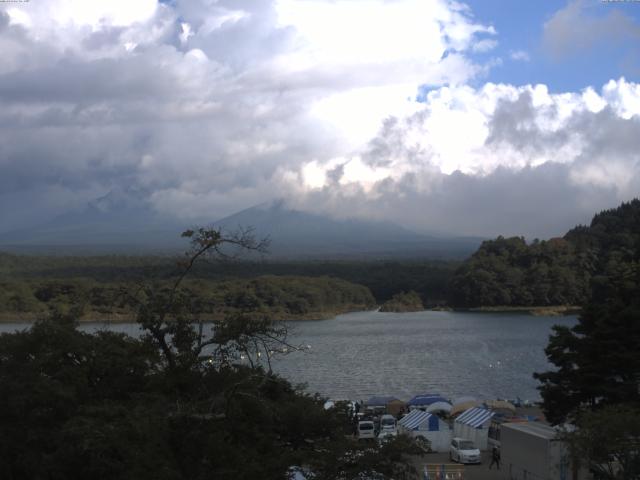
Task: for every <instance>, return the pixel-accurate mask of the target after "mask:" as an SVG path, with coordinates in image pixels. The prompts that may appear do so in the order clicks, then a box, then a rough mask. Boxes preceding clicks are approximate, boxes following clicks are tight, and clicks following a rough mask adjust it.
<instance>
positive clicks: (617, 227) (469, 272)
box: [450, 199, 640, 307]
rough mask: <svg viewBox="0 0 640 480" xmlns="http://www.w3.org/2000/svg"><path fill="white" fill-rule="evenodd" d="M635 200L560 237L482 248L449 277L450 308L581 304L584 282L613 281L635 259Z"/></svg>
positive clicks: (638, 227)
mask: <svg viewBox="0 0 640 480" xmlns="http://www.w3.org/2000/svg"><path fill="white" fill-rule="evenodd" d="M639 247H640V200H638V199H635V200H633V201H631V202H629V203H623V204H622V205H620V206H619V207H618V208H615V209H612V210H606V211H603V212H601V213H599V214H597V215H595V216H594V217H593V220H592V221H591V224H590V225H589V226H577V227H575V228H574V229H572V230H570V231H569V232H568V233H567V234H566V235H565V236H564V237H562V238H553V239H551V240H547V241H539V240H534V241H533V242H532V243H531V244H527V243H526V242H525V240H524V239H523V238H520V237H513V238H503V237H498V238H497V239H495V240H490V241H485V242H483V243H482V245H481V246H480V248H479V249H478V251H477V252H476V253H474V254H473V255H472V256H471V258H470V259H469V260H467V261H466V262H465V263H464V264H463V265H462V266H461V267H460V268H459V269H458V270H457V271H456V273H455V275H454V278H453V280H452V282H451V288H450V298H451V303H452V304H453V305H454V306H456V307H476V306H498V305H505V306H531V305H536V306H537V305H539V306H548V305H583V304H585V303H586V302H587V301H588V299H589V296H590V292H591V290H590V282H591V280H595V281H597V280H598V278H599V277H610V276H619V273H620V272H621V271H623V270H626V269H630V268H632V266H633V263H634V262H637V261H638V259H637V258H636V257H637V253H636V252H638V249H639Z"/></svg>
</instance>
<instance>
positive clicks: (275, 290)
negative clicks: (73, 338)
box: [0, 276, 375, 321]
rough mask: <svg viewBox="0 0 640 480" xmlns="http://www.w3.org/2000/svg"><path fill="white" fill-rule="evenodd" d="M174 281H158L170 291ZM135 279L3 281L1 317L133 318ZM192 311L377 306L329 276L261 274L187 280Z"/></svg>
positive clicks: (278, 314)
mask: <svg viewBox="0 0 640 480" xmlns="http://www.w3.org/2000/svg"><path fill="white" fill-rule="evenodd" d="M170 285H171V284H170V282H168V281H159V282H157V288H158V289H167V288H169V287H170ZM137 287H138V284H137V283H135V282H128V283H123V282H114V283H111V282H109V283H100V282H96V281H95V280H91V279H82V278H70V279H65V280H42V279H38V280H23V281H12V282H0V316H1V317H0V318H4V319H7V320H17V319H19V318H25V319H31V318H35V317H36V316H38V315H42V314H45V313H46V312H48V311H50V310H53V309H55V310H57V311H68V310H69V309H70V308H72V307H74V308H79V309H80V312H81V313H82V318H83V319H86V320H101V319H104V320H111V321H117V320H131V319H132V318H133V311H134V308H135V306H136V305H135V303H133V301H132V297H131V294H132V293H133V292H134V291H136V289H137ZM184 288H185V291H186V292H188V293H189V296H190V298H192V303H193V305H192V311H193V312H194V313H197V314H200V315H202V316H203V318H205V319H215V318H222V317H224V316H225V315H233V314H235V313H239V312H245V311H251V312H253V313H254V314H264V315H269V316H273V317H275V318H278V319H281V320H288V319H316V318H325V317H330V316H333V315H335V314H338V313H344V312H348V311H352V310H366V309H370V308H373V307H374V306H375V299H374V298H373V295H371V292H370V291H369V289H368V288H366V287H363V286H361V285H356V284H353V283H350V282H347V281H344V280H341V279H337V278H329V277H315V278H309V277H294V276H281V277H276V276H261V277H257V278H253V279H237V280H225V281H211V280H203V279H194V280H190V281H189V282H187V283H185V287H184Z"/></svg>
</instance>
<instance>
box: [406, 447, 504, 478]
mask: <svg viewBox="0 0 640 480" xmlns="http://www.w3.org/2000/svg"><path fill="white" fill-rule="evenodd" d="M443 463H444V464H450V463H452V462H451V460H449V454H448V453H428V454H426V455H424V456H423V457H415V459H414V466H415V467H416V469H417V470H418V472H419V473H420V474H422V471H423V469H424V465H425V464H436V465H442V464H443ZM489 463H491V452H490V451H486V452H482V463H481V464H480V465H465V466H464V480H499V479H500V480H502V479H504V478H506V477H505V476H504V475H503V471H501V470H497V469H496V467H495V465H494V466H493V468H492V469H491V470H489Z"/></svg>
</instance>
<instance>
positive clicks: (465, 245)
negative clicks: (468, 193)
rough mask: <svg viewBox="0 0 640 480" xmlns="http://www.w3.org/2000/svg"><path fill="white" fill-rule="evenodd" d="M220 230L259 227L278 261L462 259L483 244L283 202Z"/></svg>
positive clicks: (241, 215) (229, 220)
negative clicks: (304, 209) (333, 215)
mask: <svg viewBox="0 0 640 480" xmlns="http://www.w3.org/2000/svg"><path fill="white" fill-rule="evenodd" d="M214 225H215V226H217V227H221V228H223V229H225V230H231V231H232V230H234V229H237V228H239V227H252V228H254V230H255V234H256V236H258V237H263V236H269V238H270V239H271V247H270V253H271V254H272V255H274V256H277V257H300V256H305V257H327V256H329V257H340V256H345V257H354V256H355V257H369V256H379V257H410V256H420V257H434V258H462V257H465V256H467V255H469V254H470V253H471V252H473V251H474V250H475V249H476V248H477V247H478V245H480V243H481V241H482V239H480V238H476V237H435V236H426V235H421V234H419V233H416V232H413V231H411V230H408V229H406V228H404V227H401V226H399V225H396V224H394V223H392V222H377V221H367V220H359V219H345V220H336V219H332V218H330V217H328V216H324V215H319V214H315V213H307V212H302V211H299V210H294V209H290V208H287V207H286V205H285V203H284V202H282V201H277V202H271V203H266V204H261V205H258V206H255V207H251V208H247V209H245V210H242V211H240V212H238V213H235V214H233V215H230V216H228V217H226V218H224V219H221V220H219V221H217V222H215V223H214Z"/></svg>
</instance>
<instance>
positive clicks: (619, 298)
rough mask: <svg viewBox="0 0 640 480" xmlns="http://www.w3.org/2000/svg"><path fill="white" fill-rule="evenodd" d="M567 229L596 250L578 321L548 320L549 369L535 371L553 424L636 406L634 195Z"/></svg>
mask: <svg viewBox="0 0 640 480" xmlns="http://www.w3.org/2000/svg"><path fill="white" fill-rule="evenodd" d="M569 236H571V237H572V238H573V241H574V242H575V243H576V244H580V245H583V246H584V245H587V246H588V247H589V248H596V249H598V252H599V254H598V255H597V257H596V261H595V262H594V263H595V271H596V273H595V274H594V275H593V277H592V278H591V295H590V299H589V301H588V302H587V303H586V305H585V306H584V308H583V312H582V315H581V316H580V319H579V322H578V324H577V325H575V326H574V327H573V328H567V327H555V331H554V334H553V335H552V336H551V338H550V340H549V345H548V346H547V348H546V350H545V351H546V354H547V357H548V358H549V361H550V362H551V363H552V364H553V365H554V366H555V367H556V369H555V370H552V371H549V372H544V373H537V374H535V377H536V378H537V379H538V380H540V382H541V384H542V385H541V386H540V387H539V388H540V392H541V394H542V398H543V407H544V410H545V414H546V415H547V417H548V418H549V419H550V420H551V421H552V422H553V423H561V422H563V421H565V420H566V419H571V420H574V421H578V422H580V421H581V417H582V415H583V414H584V412H586V411H595V410H599V409H601V408H604V407H607V406H609V405H613V406H615V405H628V406H631V407H636V408H638V407H640V350H639V349H638V345H640V202H639V201H637V200H635V201H634V202H631V203H630V204H623V205H622V206H621V207H619V208H618V209H615V210H611V211H608V212H603V213H601V214H599V215H596V217H594V220H593V222H592V224H591V227H590V228H589V229H586V228H578V229H576V230H574V231H572V232H570V234H569Z"/></svg>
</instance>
